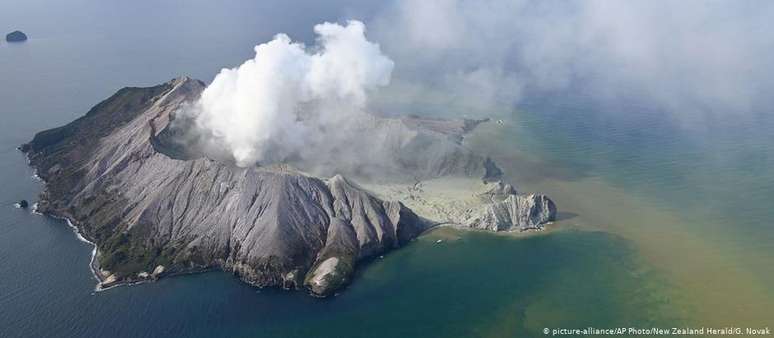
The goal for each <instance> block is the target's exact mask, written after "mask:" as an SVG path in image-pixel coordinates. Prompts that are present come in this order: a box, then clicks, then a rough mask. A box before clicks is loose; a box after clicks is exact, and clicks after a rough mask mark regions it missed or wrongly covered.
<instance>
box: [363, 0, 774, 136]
mask: <svg viewBox="0 0 774 338" xmlns="http://www.w3.org/2000/svg"><path fill="white" fill-rule="evenodd" d="M772 17H774V3H772V2H769V1H751V2H738V1H704V0H685V1H644V0H643V1H607V0H583V1H553V0H548V1H534V0H482V1H473V0H422V1H417V0H396V1H394V2H391V4H390V5H388V6H387V9H386V10H383V11H382V12H380V13H379V14H378V15H376V17H375V18H374V19H373V22H371V23H370V24H369V25H370V26H371V28H372V29H371V32H372V34H371V36H372V37H373V38H374V39H375V40H376V41H379V42H380V43H381V45H382V48H383V49H384V50H385V52H386V53H388V54H389V55H390V56H391V57H392V58H393V59H394V60H395V61H396V64H397V67H396V69H395V74H394V75H393V77H394V80H393V83H392V85H391V86H390V88H389V90H388V91H387V93H386V94H387V95H385V96H384V99H380V100H379V101H380V102H381V103H383V104H385V105H396V102H397V101H399V100H400V101H402V103H401V104H403V105H408V106H411V107H420V108H419V109H428V110H435V111H440V113H441V114H443V113H444V112H448V111H449V110H451V109H454V110H455V111H457V112H459V113H465V114H473V113H479V114H490V113H491V112H493V111H498V112H503V111H506V112H509V111H510V110H512V109H513V107H514V106H515V105H517V104H518V103H520V102H521V101H522V100H523V99H525V98H529V97H530V95H534V94H535V93H536V92H541V91H542V92H546V91H563V90H564V91H572V92H575V93H577V92H580V91H583V92H584V93H585V94H586V95H591V96H593V97H594V99H597V100H601V101H605V102H613V101H616V100H620V99H624V98H626V99H631V98H634V99H636V100H638V101H639V102H641V103H642V104H644V105H647V106H649V107H653V108H654V109H660V110H663V111H666V112H669V113H671V115H672V116H673V117H674V118H675V120H679V121H677V122H701V120H702V119H710V118H713V117H722V116H732V118H740V117H744V116H750V115H751V114H748V113H749V112H751V111H753V110H755V109H756V106H758V107H761V106H763V107H766V104H768V103H770V102H771V100H770V95H768V94H767V92H768V89H767V88H771V87H772V85H774V81H772V79H774V65H773V64H772V60H774V35H772V34H770V33H769V31H771V27H772V25H771V18H772ZM418 50H421V53H418V52H417V51H418ZM764 101H765V102H766V103H764Z"/></svg>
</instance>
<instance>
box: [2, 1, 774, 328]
mask: <svg viewBox="0 0 774 338" xmlns="http://www.w3.org/2000/svg"><path fill="white" fill-rule="evenodd" d="M0 5H2V7H0V25H3V26H0V28H2V29H3V30H5V31H10V30H13V29H22V30H24V31H25V32H27V33H28V35H29V36H30V38H31V39H30V40H29V41H28V42H27V43H25V44H21V45H8V44H5V43H3V44H0V83H1V84H2V86H0V88H2V90H0V114H1V116H2V117H3V120H4V124H3V127H4V128H3V129H4V132H3V133H0V172H1V174H0V186H2V189H1V190H0V202H1V205H0V336H3V337H5V336H8V337H29V336H64V337H70V336H97V335H111V336H127V337H128V336H133V337H134V336H140V337H143V336H144V337H154V336H155V337H160V336H202V337H204V336H244V337H250V336H252V337H300V336H304V337H310V336H311V337H362V336H373V337H394V336H405V337H470V336H481V337H502V336H539V335H541V333H542V330H543V328H545V327H549V328H555V327H587V326H596V327H615V326H622V325H623V326H637V327H647V326H650V325H663V326H668V327H669V326H678V325H683V324H686V325H723V324H725V325H742V323H746V324H750V325H774V323H771V319H770V318H771V316H769V315H768V314H770V313H772V311H774V305H772V304H774V296H772V288H771V287H770V285H772V283H774V277H773V276H774V267H773V266H774V265H772V264H771V259H772V256H774V246H773V245H772V239H774V229H772V224H771V221H770V220H771V219H772V216H774V211H773V210H772V209H771V207H770V206H771V203H770V199H771V197H772V196H774V172H772V170H771V169H770V168H772V167H773V166H772V164H774V163H773V162H774V156H772V155H774V147H772V146H774V136H773V135H774V134H772V133H771V132H770V131H771V130H774V129H772V127H774V120H772V119H771V118H770V117H769V116H771V114H770V112H768V111H766V110H765V109H763V110H761V111H760V112H759V113H754V114H744V115H742V116H740V117H739V118H734V119H716V120H698V119H689V120H687V121H683V120H680V121H675V119H674V116H671V115H669V114H666V113H664V112H659V111H657V110H652V109H649V108H648V106H647V105H643V104H634V103H631V102H628V103H627V102H624V103H621V104H619V105H612V106H610V105H599V104H598V103H595V102H591V101H589V100H587V99H586V98H585V97H583V96H549V97H548V98H545V99H541V100H537V99H535V100H531V101H527V102H524V104H523V105H522V106H520V107H519V109H518V111H517V112H516V113H514V114H513V115H510V114H508V115H505V116H503V118H504V119H505V120H506V126H504V127H502V128H499V129H498V128H497V127H496V125H494V124H490V125H489V126H488V127H486V128H484V129H482V132H483V133H482V135H484V136H487V137H484V140H485V142H484V143H485V144H484V145H481V147H482V148H485V149H487V150H490V151H492V152H493V153H494V154H496V155H497V156H498V160H499V161H500V163H501V164H502V166H503V167H504V168H506V169H507V170H508V171H509V172H510V173H511V177H512V178H513V180H514V182H516V183H517V186H520V187H523V188H524V189H527V190H534V191H544V192H547V193H549V194H550V196H552V197H553V198H554V199H555V200H557V202H558V204H559V208H560V211H562V212H563V214H562V221H561V222H558V223H559V224H557V225H556V227H555V230H552V231H549V232H546V233H542V234H539V235H536V236H528V237H524V238H518V237H513V236H499V235H491V234H486V233H478V232H456V231H453V230H449V229H442V230H440V231H436V232H432V233H430V234H428V235H426V236H425V237H422V238H420V239H419V240H417V241H415V242H413V243H412V244H411V245H409V246H408V247H406V248H404V249H402V250H399V251H396V252H394V253H392V254H389V255H386V256H385V257H384V258H383V259H379V260H376V261H374V262H372V264H370V265H368V266H367V267H365V268H364V269H362V270H361V271H360V273H359V274H358V276H357V278H356V279H355V282H354V283H353V284H352V285H351V286H350V287H349V288H347V289H346V290H344V291H343V292H342V293H341V294H340V295H339V296H337V297H334V298H331V299H325V300H320V299H315V298H311V297H308V296H306V295H305V294H303V293H302V292H287V291H280V290H272V289H264V290H260V289H255V288H252V287H249V286H246V285H244V284H242V283H240V282H239V281H238V280H237V279H236V278H234V277H233V276H231V275H229V274H226V273H221V272H211V273H204V274H198V275H190V276H182V277H177V278H169V279H165V280H161V281H159V282H157V283H151V284H142V285H137V286H132V287H119V288H115V289H111V290H108V291H105V292H99V293H94V292H93V288H94V284H95V281H94V279H93V277H92V276H91V274H90V272H89V269H88V266H87V264H88V261H89V255H90V253H91V247H90V246H89V245H88V244H86V243H83V242H80V241H78V240H77V239H76V238H75V236H74V234H73V233H72V231H71V230H70V229H69V228H68V227H67V226H66V225H65V224H63V223H62V222H61V221H57V220H53V219H48V218H45V217H41V216H37V215H33V214H31V213H29V212H28V211H25V210H20V209H15V208H13V206H12V203H13V202H15V201H17V200H19V199H22V198H25V199H28V200H35V199H36V195H37V194H38V193H39V191H40V183H39V182H37V181H35V180H34V179H32V174H33V173H32V171H31V170H30V169H29V168H28V167H27V166H26V163H25V161H24V157H23V155H22V154H20V153H19V152H18V151H16V150H15V147H16V146H17V145H19V144H21V143H23V142H26V141H28V140H29V139H30V138H31V137H32V135H33V134H34V133H35V132H37V131H39V130H42V129H46V128H51V127H55V126H58V125H61V124H63V123H66V122H68V121H70V120H72V119H74V118H76V117H78V116H80V115H82V114H83V113H84V112H85V111H86V110H88V108H90V107H91V106H92V105H94V104H95V103H96V102H98V101H99V100H101V99H103V98H105V97H107V96H108V95H110V94H112V93H113V92H114V91H115V90H117V89H118V88H120V87H122V86H126V85H152V84H157V83H160V82H163V81H166V80H168V79H170V78H173V77H176V76H179V75H181V74H188V75H192V76H194V77H197V78H201V79H211V78H212V76H213V75H214V74H215V72H217V71H218V70H219V69H220V67H223V66H226V65H234V64H238V63H240V62H241V61H242V60H244V59H246V58H248V57H251V54H252V46H253V45H254V44H256V43H260V42H262V41H265V40H267V39H269V38H270V37H271V36H272V35H273V34H275V33H277V32H288V33H290V34H291V36H294V37H296V38H298V39H302V40H308V39H310V38H311V31H310V29H309V27H311V26H312V25H313V24H314V23H317V22H320V21H324V20H338V19H344V18H350V17H357V18H362V19H364V20H366V21H367V19H368V16H369V13H371V11H372V10H373V8H374V7H375V6H374V5H369V4H362V3H360V2H354V1H350V2H348V1H340V2H339V3H338V4H337V6H328V5H318V4H315V3H314V2H309V3H306V2H298V3H291V4H288V3H280V2H278V1H276V2H265V3H260V4H253V3H248V2H242V3H240V2H234V3H227V4H217V5H210V4H207V3H206V2H186V3H185V6H183V5H182V2H174V1H173V2H164V3H156V2H151V1H140V2H133V3H132V4H131V5H130V4H118V3H112V4H109V3H106V2H103V1H78V2H76V3H68V4H59V3H56V2H47V1H25V2H24V3H2V4H0ZM487 128H488V129H487ZM487 133H491V135H490V134H487ZM438 239H442V240H443V241H442V242H441V243H436V240H438ZM745 320H746V321H745Z"/></svg>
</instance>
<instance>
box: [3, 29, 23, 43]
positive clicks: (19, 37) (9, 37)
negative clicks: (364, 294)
mask: <svg viewBox="0 0 774 338" xmlns="http://www.w3.org/2000/svg"><path fill="white" fill-rule="evenodd" d="M5 41H8V42H22V41H27V35H26V34H24V33H22V32H21V31H13V32H11V33H8V34H6V36H5Z"/></svg>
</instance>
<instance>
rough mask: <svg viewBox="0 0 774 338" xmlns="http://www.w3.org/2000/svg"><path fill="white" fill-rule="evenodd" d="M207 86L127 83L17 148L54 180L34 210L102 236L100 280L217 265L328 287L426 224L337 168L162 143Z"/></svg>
mask: <svg viewBox="0 0 774 338" xmlns="http://www.w3.org/2000/svg"><path fill="white" fill-rule="evenodd" d="M203 88H204V85H203V84H202V83H201V82H199V81H196V80H191V79H187V78H183V79H176V80H174V81H171V82H169V83H166V84H163V85H160V86H156V87H151V88H124V89H122V90H120V91H119V92H118V93H116V94H115V95H114V96H113V97H111V98H109V99H107V100H105V101H103V102H102V103H100V104H98V105H97V106H95V107H94V108H93V109H92V110H91V111H89V112H88V113H87V114H86V116H84V117H82V118H80V119H78V120H76V121H74V122H72V123H70V124H68V125H66V126H63V127H60V128H55V129H52V130H47V131H44V132H41V133H39V134H38V135H36V136H35V138H34V139H33V141H32V142H30V143H29V144H26V145H24V146H22V150H24V151H26V152H28V156H29V160H30V163H31V165H32V166H34V167H36V168H37V170H38V174H39V176H40V177H41V178H43V179H44V180H45V181H46V182H47V184H46V190H45V191H44V193H43V194H42V196H41V197H42V198H41V199H42V200H41V201H40V204H39V210H40V211H41V212H44V213H49V214H53V215H58V216H63V217H67V218H69V219H71V220H72V221H73V222H74V223H75V224H76V226H78V228H79V229H80V230H81V231H82V233H83V234H84V236H86V237H87V238H88V239H89V240H91V241H93V242H94V243H96V245H97V247H98V254H97V263H98V269H96V270H98V271H100V275H101V276H102V277H104V278H105V280H104V281H103V282H105V284H110V283H112V284H115V283H121V282H132V281H138V280H141V279H143V278H146V277H147V278H150V277H151V274H149V273H147V272H148V271H154V274H153V275H152V277H154V278H155V277H157V275H159V274H162V273H163V274H165V275H168V274H177V273H185V272H191V271H199V270H205V269H210V268H220V269H223V270H226V271H233V272H234V273H235V274H237V275H239V276H240V278H241V279H242V280H244V281H246V282H248V283H250V284H254V285H258V286H281V287H285V288H300V287H302V285H303V284H304V282H306V284H307V285H308V286H309V288H310V290H311V291H312V292H313V293H315V294H317V295H321V296H324V295H328V294H330V293H331V292H333V291H334V290H336V289H338V288H340V287H341V286H343V285H344V284H345V283H346V282H347V279H348V278H349V277H350V275H351V273H352V271H353V269H354V266H355V264H356V263H357V262H359V261H360V260H362V259H364V258H367V257H370V256H373V255H379V254H382V253H384V252H387V251H389V250H392V249H394V248H397V247H399V246H401V245H402V244H405V243H406V242H408V241H409V240H411V239H412V238H414V237H416V236H417V235H418V234H419V233H420V232H421V231H423V230H424V223H423V222H422V221H421V220H420V219H419V218H418V217H416V215H414V213H413V212H411V210H409V209H407V208H405V207H404V206H403V205H402V204H401V203H400V202H388V201H382V200H379V199H377V198H375V197H373V196H372V195H370V194H369V193H367V192H366V191H364V190H362V189H361V188H359V187H358V186H356V185H355V184H353V183H351V182H349V181H347V180H346V179H344V178H343V177H341V176H335V177H333V178H331V179H329V180H327V181H324V180H321V179H318V178H315V177H311V176H307V175H305V174H303V173H301V172H298V171H295V170H293V169H290V168H288V167H286V166H281V165H277V166H272V167H266V168H258V167H254V168H239V167H235V166H231V165H228V164H224V163H221V162H218V161H214V160H211V159H208V158H204V157H202V158H196V159H189V160H179V159H174V158H171V157H169V156H167V155H165V154H164V153H162V152H159V151H158V150H157V149H156V148H155V147H154V144H155V143H156V142H154V140H155V139H156V138H157V137H158V135H159V133H160V132H161V131H162V130H164V129H165V128H166V126H167V125H168V124H169V122H170V120H171V114H172V113H173V112H174V111H175V110H176V109H177V107H179V106H180V104H182V103H183V102H187V101H190V100H193V99H195V98H196V97H197V96H198V95H199V93H200V92H201V91H202V89H203ZM159 267H161V272H158V273H155V272H156V271H159ZM310 272H311V273H310Z"/></svg>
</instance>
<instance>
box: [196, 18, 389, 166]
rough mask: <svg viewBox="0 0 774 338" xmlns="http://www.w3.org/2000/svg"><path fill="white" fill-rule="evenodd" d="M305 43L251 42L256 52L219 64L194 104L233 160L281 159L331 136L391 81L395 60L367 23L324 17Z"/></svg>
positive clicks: (199, 119) (280, 38)
mask: <svg viewBox="0 0 774 338" xmlns="http://www.w3.org/2000/svg"><path fill="white" fill-rule="evenodd" d="M314 31H315V33H316V34H317V35H318V37H317V45H316V46H314V47H313V48H307V47H305V46H304V45H303V44H301V43H298V42H293V41H291V39H290V38H289V37H288V36H287V35H284V34H279V35H277V36H275V38H274V40H272V41H270V42H267V43H264V44H261V45H258V46H256V47H255V58H254V59H251V60H247V61H246V62H245V63H243V64H242V65H240V66H239V67H237V68H232V69H223V70H221V72H220V73H219V74H218V75H217V76H216V77H215V79H214V80H213V81H212V84H210V85H209V86H208V87H207V88H206V89H205V90H204V92H203V93H202V96H201V98H200V99H199V101H198V102H196V103H195V104H194V105H193V107H191V109H192V110H193V111H192V112H191V113H192V114H194V116H195V119H196V126H197V127H198V128H199V129H200V131H203V132H204V133H205V134H206V135H210V136H211V137H210V138H209V140H208V141H209V142H212V143H216V144H217V146H219V147H224V148H225V149H227V150H228V151H229V152H230V153H231V155H232V156H233V158H234V160H235V161H236V163H237V165H239V166H250V165H253V164H255V163H262V162H276V161H284V160H285V159H287V158H290V157H293V156H303V153H306V152H310V151H312V152H313V151H314V150H313V149H310V148H314V147H316V146H320V145H321V143H323V142H332V140H336V139H337V137H335V136H333V135H331V134H335V133H336V132H337V129H340V128H341V127H342V124H346V123H348V122H349V121H353V120H355V118H356V117H357V116H359V115H362V114H363V112H364V109H365V106H366V103H367V97H368V93H369V92H370V91H372V90H374V89H376V88H378V87H381V86H386V85H387V84H389V82H390V76H391V73H392V69H393V66H394V64H393V62H392V60H390V59H389V58H388V57H386V56H385V55H383V54H382V52H381V50H380V48H379V45H378V44H375V43H372V42H370V41H368V40H367V39H366V37H365V26H364V25H363V23H361V22H359V21H349V22H348V23H347V24H346V26H341V25H339V24H334V23H323V24H319V25H316V26H315V27H314Z"/></svg>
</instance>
